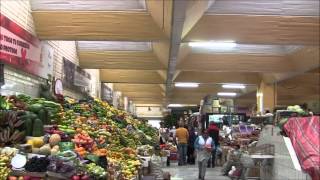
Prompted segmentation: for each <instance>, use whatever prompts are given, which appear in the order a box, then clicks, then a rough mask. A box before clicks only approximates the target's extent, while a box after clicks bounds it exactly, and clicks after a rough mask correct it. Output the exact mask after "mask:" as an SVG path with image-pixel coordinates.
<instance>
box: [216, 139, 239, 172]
mask: <svg viewBox="0 0 320 180" xmlns="http://www.w3.org/2000/svg"><path fill="white" fill-rule="evenodd" d="M240 158H241V151H240V145H235V147H234V150H232V151H231V152H230V153H229V155H228V158H227V159H228V160H227V162H226V163H225V164H224V165H223V167H222V170H221V171H222V175H224V176H227V175H228V172H229V171H230V170H231V168H232V166H236V167H238V166H239V165H240Z"/></svg>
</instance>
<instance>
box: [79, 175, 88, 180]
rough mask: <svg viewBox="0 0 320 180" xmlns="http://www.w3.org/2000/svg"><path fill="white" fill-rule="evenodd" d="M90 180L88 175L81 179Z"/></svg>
mask: <svg viewBox="0 0 320 180" xmlns="http://www.w3.org/2000/svg"><path fill="white" fill-rule="evenodd" d="M89 179H90V177H89V176H88V175H84V176H82V177H81V180H89Z"/></svg>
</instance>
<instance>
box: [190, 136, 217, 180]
mask: <svg viewBox="0 0 320 180" xmlns="http://www.w3.org/2000/svg"><path fill="white" fill-rule="evenodd" d="M194 148H195V150H196V152H197V160H198V167H199V179H201V180H204V177H205V174H206V168H207V164H208V160H209V159H210V157H211V153H212V151H213V149H214V148H215V147H214V141H213V140H212V138H211V137H209V135H208V132H207V130H203V132H202V135H200V136H198V137H197V139H196V140H195V143H194Z"/></svg>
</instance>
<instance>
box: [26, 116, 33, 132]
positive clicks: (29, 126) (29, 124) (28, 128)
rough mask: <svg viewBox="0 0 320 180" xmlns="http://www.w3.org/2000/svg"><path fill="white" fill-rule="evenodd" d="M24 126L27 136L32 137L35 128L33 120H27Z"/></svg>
mask: <svg viewBox="0 0 320 180" xmlns="http://www.w3.org/2000/svg"><path fill="white" fill-rule="evenodd" d="M24 125H25V128H26V135H27V136H32V128H33V122H32V119H30V118H26V119H25V121H24Z"/></svg>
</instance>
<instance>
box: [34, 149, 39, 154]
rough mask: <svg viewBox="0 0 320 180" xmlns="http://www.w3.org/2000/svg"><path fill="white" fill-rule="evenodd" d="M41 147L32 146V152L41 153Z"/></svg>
mask: <svg viewBox="0 0 320 180" xmlns="http://www.w3.org/2000/svg"><path fill="white" fill-rule="evenodd" d="M39 152H40V149H39V148H32V153H33V154H39Z"/></svg>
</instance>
